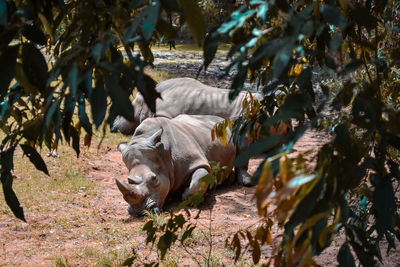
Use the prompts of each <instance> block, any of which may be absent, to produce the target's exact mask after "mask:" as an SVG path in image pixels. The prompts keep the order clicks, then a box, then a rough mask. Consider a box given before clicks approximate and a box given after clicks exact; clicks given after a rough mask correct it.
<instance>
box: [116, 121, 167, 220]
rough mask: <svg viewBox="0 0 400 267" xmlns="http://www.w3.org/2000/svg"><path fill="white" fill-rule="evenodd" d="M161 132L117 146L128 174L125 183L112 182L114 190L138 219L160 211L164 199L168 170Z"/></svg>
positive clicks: (139, 137) (138, 137) (135, 137)
mask: <svg viewBox="0 0 400 267" xmlns="http://www.w3.org/2000/svg"><path fill="white" fill-rule="evenodd" d="M162 132H163V130H162V129H160V130H158V131H157V132H155V133H154V134H153V135H152V136H150V137H147V138H144V137H141V136H134V137H133V138H132V140H131V142H130V143H129V144H126V143H125V144H123V143H122V144H120V145H119V146H118V150H119V151H121V153H122V159H123V161H124V163H125V165H126V167H127V168H128V170H129V176H128V183H124V182H121V181H120V180H118V179H115V181H116V183H117V186H118V189H119V190H120V191H121V193H122V195H123V197H124V199H125V201H126V202H128V204H129V206H128V212H129V213H130V214H131V215H140V214H142V213H143V211H145V210H153V209H157V208H161V207H162V205H163V204H164V200H165V198H166V197H167V195H168V192H169V187H170V182H169V168H168V166H167V164H168V162H166V158H165V157H163V155H164V154H165V151H164V146H163V144H162V142H161V135H162Z"/></svg>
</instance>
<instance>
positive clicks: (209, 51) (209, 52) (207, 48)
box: [203, 33, 219, 70]
mask: <svg viewBox="0 0 400 267" xmlns="http://www.w3.org/2000/svg"><path fill="white" fill-rule="evenodd" d="M216 37H218V36H214V35H213V34H211V33H210V34H207V35H206V37H205V38H204V43H203V56H204V69H205V70H207V67H208V65H210V63H211V61H212V60H213V59H214V57H215V54H216V53H217V50H218V44H219V41H218V39H217V38H216Z"/></svg>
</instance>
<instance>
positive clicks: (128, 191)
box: [115, 178, 142, 198]
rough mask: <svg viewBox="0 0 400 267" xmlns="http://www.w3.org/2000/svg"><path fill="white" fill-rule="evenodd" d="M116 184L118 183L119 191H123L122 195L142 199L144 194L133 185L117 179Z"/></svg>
mask: <svg viewBox="0 0 400 267" xmlns="http://www.w3.org/2000/svg"><path fill="white" fill-rule="evenodd" d="M115 182H116V183H117V186H118V189H119V191H121V193H122V195H124V196H127V195H130V196H134V197H135V198H141V197H142V194H141V193H140V192H139V190H137V188H136V187H135V186H133V185H130V184H126V183H124V182H121V181H120V180H118V179H117V178H115Z"/></svg>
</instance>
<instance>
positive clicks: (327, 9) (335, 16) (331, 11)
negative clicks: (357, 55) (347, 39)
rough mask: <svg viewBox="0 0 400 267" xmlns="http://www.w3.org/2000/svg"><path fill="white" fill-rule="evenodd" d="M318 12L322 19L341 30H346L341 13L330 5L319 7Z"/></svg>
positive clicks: (344, 20)
mask: <svg viewBox="0 0 400 267" xmlns="http://www.w3.org/2000/svg"><path fill="white" fill-rule="evenodd" d="M320 11H321V13H322V16H323V17H324V19H325V20H326V21H327V22H328V23H329V24H332V25H335V26H337V27H339V28H341V29H342V30H343V29H344V28H346V25H347V23H346V19H345V18H344V16H343V15H342V13H341V12H340V11H339V10H338V9H337V8H336V7H334V6H331V5H321V7H320Z"/></svg>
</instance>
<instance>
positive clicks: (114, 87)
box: [105, 74, 134, 120]
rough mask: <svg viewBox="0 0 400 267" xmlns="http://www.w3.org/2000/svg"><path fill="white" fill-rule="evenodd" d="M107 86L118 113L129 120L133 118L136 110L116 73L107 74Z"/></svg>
mask: <svg viewBox="0 0 400 267" xmlns="http://www.w3.org/2000/svg"><path fill="white" fill-rule="evenodd" d="M105 81H106V87H107V90H108V93H109V95H110V97H111V100H112V102H113V103H115V105H113V107H114V109H115V112H116V115H121V116H123V117H124V118H125V119H127V120H133V115H134V110H133V106H132V104H131V101H130V100H129V94H128V93H127V92H126V91H125V90H123V89H122V88H121V86H120V85H119V83H118V80H117V76H116V74H113V75H110V76H107V77H106V79H105Z"/></svg>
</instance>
